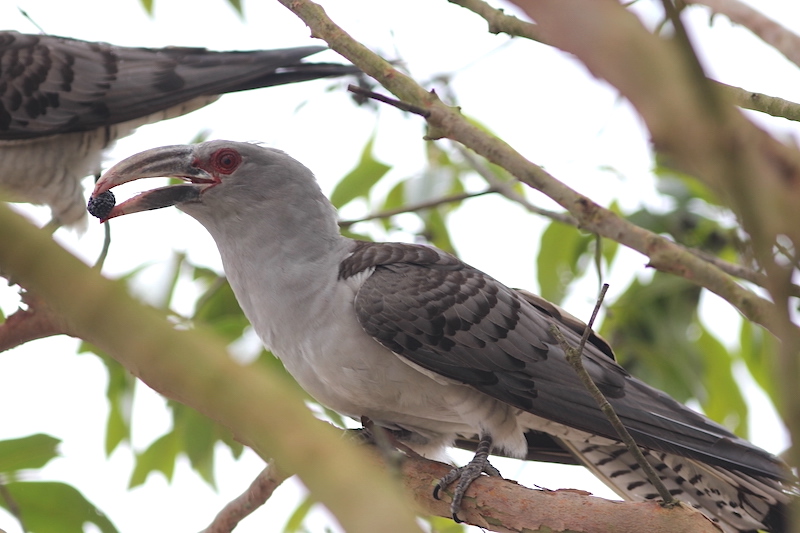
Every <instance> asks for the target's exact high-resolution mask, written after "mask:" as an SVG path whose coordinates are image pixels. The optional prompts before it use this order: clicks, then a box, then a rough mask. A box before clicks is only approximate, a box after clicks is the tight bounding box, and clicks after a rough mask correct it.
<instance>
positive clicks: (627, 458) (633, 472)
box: [562, 440, 798, 533]
mask: <svg viewBox="0 0 800 533" xmlns="http://www.w3.org/2000/svg"><path fill="white" fill-rule="evenodd" d="M562 444H563V445H564V447H566V448H567V449H568V450H570V451H571V452H572V453H573V454H574V455H575V457H576V458H577V459H578V460H579V461H580V462H581V463H582V464H583V465H584V466H586V468H588V469H589V470H591V471H592V473H593V474H594V475H596V476H597V477H598V478H599V479H600V480H601V481H603V482H604V483H605V484H606V485H608V486H609V487H610V488H611V489H612V490H614V491H615V492H616V493H617V494H618V495H619V496H620V497H622V498H624V499H626V500H633V501H647V500H654V499H658V498H659V495H658V492H657V491H656V489H655V488H654V487H653V485H652V483H650V481H648V480H647V477H646V476H645V475H644V473H643V472H642V471H641V468H640V467H639V465H638V464H637V463H636V460H635V459H634V458H633V456H632V455H631V453H630V452H629V451H628V449H627V448H626V447H625V446H624V445H623V444H622V443H618V444H604V445H598V444H587V443H585V442H575V441H566V440H562ZM642 451H643V452H644V454H645V457H646V459H647V461H648V462H650V464H652V465H653V468H654V469H655V470H656V472H658V475H659V477H660V478H661V480H662V481H663V482H664V485H665V486H666V487H667V490H669V491H670V493H672V494H673V495H674V496H675V498H676V499H678V500H681V501H683V502H686V503H688V504H690V505H692V506H693V507H694V508H696V509H698V510H699V511H700V512H702V513H703V514H704V515H706V516H707V517H708V518H709V519H711V520H713V521H714V522H716V523H717V524H718V525H719V526H720V527H721V528H722V529H723V531H725V532H726V533H738V532H745V531H755V530H759V529H761V530H765V531H769V532H773V533H780V532H782V531H784V530H785V529H786V522H787V520H788V518H787V515H788V513H789V510H788V505H789V503H790V501H791V500H792V499H796V498H797V496H798V492H797V487H791V486H789V485H787V484H784V483H782V482H781V481H779V480H776V479H771V478H768V477H766V476H751V475H747V474H744V473H742V472H737V471H733V470H727V469H724V468H721V467H718V466H713V465H707V464H702V463H700V462H698V461H695V460H692V459H687V458H685V457H681V456H678V455H672V454H668V453H664V452H655V451H651V450H644V449H643V450H642Z"/></svg>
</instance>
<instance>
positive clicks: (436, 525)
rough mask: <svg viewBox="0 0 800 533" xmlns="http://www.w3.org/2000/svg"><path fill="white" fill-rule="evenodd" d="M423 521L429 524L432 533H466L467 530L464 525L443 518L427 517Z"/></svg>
mask: <svg viewBox="0 0 800 533" xmlns="http://www.w3.org/2000/svg"><path fill="white" fill-rule="evenodd" d="M423 520H425V521H426V522H428V525H429V526H430V532H431V533H464V532H465V531H466V530H467V529H466V527H464V525H463V524H457V523H456V522H453V521H452V520H451V519H449V518H443V517H441V516H426V517H424V518H423Z"/></svg>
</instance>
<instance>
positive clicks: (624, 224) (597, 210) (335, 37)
mask: <svg viewBox="0 0 800 533" xmlns="http://www.w3.org/2000/svg"><path fill="white" fill-rule="evenodd" d="M279 1H280V2H281V3H282V4H283V5H284V6H286V7H287V8H289V9H290V10H291V11H292V12H294V13H295V14H296V15H298V16H299V17H300V18H301V19H303V21H304V22H305V23H306V24H307V25H308V26H309V27H310V28H311V31H312V34H313V35H314V36H315V37H319V38H322V39H324V40H325V41H326V42H327V43H328V45H329V46H330V47H331V48H332V49H334V50H335V51H336V52H338V53H340V54H341V55H343V56H344V57H346V58H347V59H349V60H350V61H351V62H353V63H354V64H355V65H357V66H358V67H359V68H361V69H362V70H363V71H364V72H366V73H367V74H369V75H370V76H372V77H374V78H375V79H376V80H378V81H379V82H380V83H381V84H382V85H383V86H384V87H386V88H387V89H388V90H389V91H391V92H392V93H393V94H394V95H395V96H397V97H398V98H400V99H401V100H403V101H406V102H409V103H411V104H413V105H416V106H419V107H422V108H426V109H429V110H430V111H431V117H430V118H429V119H428V127H429V130H428V131H429V133H428V138H442V137H448V138H450V139H453V140H455V141H458V142H460V143H462V144H464V145H465V146H467V147H469V148H471V149H472V150H474V151H475V152H477V153H478V154H480V155H482V156H484V157H486V158H487V159H488V160H489V161H492V162H493V163H495V164H497V165H500V166H502V167H503V168H505V169H506V170H508V171H509V172H511V174H512V175H514V176H515V177H517V179H519V180H520V181H522V182H523V183H526V184H527V185H529V186H531V187H533V188H535V189H537V190H539V191H541V192H542V193H544V194H546V195H547V196H549V197H550V198H552V199H553V200H555V201H556V202H557V203H559V204H560V205H561V206H562V207H564V208H565V209H567V211H569V213H570V214H571V215H572V216H574V217H575V218H576V219H577V220H578V221H579V223H580V225H581V227H583V228H585V229H586V230H588V231H591V232H594V233H598V234H599V235H601V236H604V237H608V238H610V239H613V240H615V241H617V242H619V243H621V244H624V245H626V246H628V247H630V248H632V249H634V250H637V251H639V252H641V253H642V254H644V255H646V256H647V257H649V259H650V266H652V267H654V268H657V269H659V270H662V271H665V272H669V273H672V274H676V275H679V276H682V277H685V278H687V279H689V280H691V281H692V282H694V283H696V284H698V285H701V286H704V287H706V288H708V289H709V290H711V291H712V292H714V293H716V294H718V295H719V296H721V297H722V298H724V299H725V300H727V301H728V302H730V303H731V304H732V305H734V306H735V307H736V308H737V309H739V310H740V311H741V312H742V313H743V314H744V315H745V316H746V317H747V318H748V319H750V320H752V321H754V322H757V323H759V324H762V325H764V326H765V327H767V329H770V330H771V331H773V332H778V330H779V329H780V327H779V322H780V318H779V316H778V315H779V314H778V312H777V311H776V309H775V307H774V306H773V304H772V303H771V302H769V301H768V300H766V299H764V298H761V297H759V296H758V295H756V294H754V293H753V292H752V291H749V290H747V289H746V288H744V287H742V286H740V285H739V284H737V283H736V282H735V281H734V280H733V279H731V278H730V277H729V276H727V275H725V274H724V273H723V272H721V271H720V270H719V269H718V268H716V267H714V266H712V265H709V264H708V263H707V262H706V261H704V260H702V259H700V258H699V257H696V256H695V255H694V254H692V253H690V252H688V251H687V250H685V249H684V248H683V247H681V246H680V245H678V244H676V243H674V242H672V241H669V240H667V239H665V238H663V237H661V236H659V235H656V234H654V233H652V232H649V231H647V230H645V229H643V228H640V227H638V226H636V225H634V224H632V223H630V222H628V221H626V220H624V219H622V218H621V217H619V216H618V215H617V214H615V213H613V212H612V211H609V210H608V209H604V208H603V207H601V206H599V205H598V204H595V203H594V202H592V201H591V200H590V199H589V198H587V197H585V196H583V195H581V194H579V193H578V192H576V191H574V190H572V189H570V188H569V187H567V186H566V185H564V184H563V183H561V182H560V181H558V180H557V179H555V178H554V177H553V176H551V175H550V174H548V173H547V172H546V171H545V170H544V169H542V168H541V167H539V166H537V165H535V164H533V163H531V162H530V161H528V160H526V159H525V158H524V157H523V156H522V155H520V154H519V153H518V152H516V151H515V150H514V149H513V148H511V147H510V146H509V145H508V144H506V143H505V142H503V141H502V140H501V139H499V138H497V137H494V136H492V135H490V134H488V133H486V132H485V131H482V130H480V129H479V128H477V127H475V126H474V125H472V124H470V123H469V122H468V121H467V120H465V119H464V117H463V116H462V115H461V114H460V113H459V111H458V109H455V108H451V107H448V106H446V105H444V104H443V103H442V102H441V101H440V100H439V99H438V97H436V95H435V94H431V93H429V92H428V91H426V90H425V89H423V88H422V87H420V86H419V85H417V84H416V83H415V82H414V81H413V80H412V79H411V78H409V77H408V76H406V75H405V74H403V73H402V72H399V71H397V70H396V69H394V68H393V67H392V65H391V64H389V63H388V62H386V61H385V60H383V59H382V58H380V57H379V56H377V55H375V54H374V53H372V52H371V51H370V50H369V49H367V48H366V47H365V46H363V45H362V44H360V43H358V42H357V41H355V40H354V39H352V38H351V37H350V36H349V35H348V34H347V33H346V32H344V31H343V30H342V29H341V28H339V27H338V26H336V24H334V23H333V21H331V20H330V18H328V17H327V15H326V14H325V12H324V10H323V9H322V8H321V7H320V6H319V5H317V4H315V3H313V2H310V1H308V0H279ZM545 3H547V2H545ZM578 3H579V4H581V5H582V4H583V2H578ZM589 4H591V2H589ZM598 4H602V5H604V6H606V5H608V2H606V1H601V2H598ZM557 5H564V4H560V3H557ZM570 5H572V3H570ZM590 7H591V6H590ZM617 7H619V6H617ZM620 9H622V8H620ZM589 10H590V11H593V9H589ZM623 11H624V10H623ZM575 18H577V19H579V20H586V21H587V23H592V24H595V25H596V26H603V24H597V23H596V21H597V20H602V18H596V17H595V18H593V17H586V16H584V14H581V15H580V16H577V17H572V19H575ZM572 19H571V20H572ZM573 22H574V20H573ZM637 24H638V22H637ZM561 31H562V32H564V33H568V34H574V35H578V34H579V33H576V31H575V28H571V27H570V29H569V30H563V29H562V30H561ZM614 31H619V28H615V30H614ZM616 35H619V34H618V33H617V34H616ZM600 39H607V40H611V41H614V42H618V41H619V39H618V38H616V37H608V36H606V35H603V36H602V37H600ZM551 40H552V39H551ZM587 42H595V40H594V39H589V40H588V41H587ZM607 53H608V52H605V53H604V57H605V56H606V55H607ZM638 63H639V61H637V62H636V63H634V64H638ZM626 68H628V69H629V68H630V65H628V66H626ZM658 92H659V94H660V93H661V91H660V90H659V91H658ZM682 115H683V113H682Z"/></svg>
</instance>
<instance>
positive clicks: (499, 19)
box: [448, 0, 547, 44]
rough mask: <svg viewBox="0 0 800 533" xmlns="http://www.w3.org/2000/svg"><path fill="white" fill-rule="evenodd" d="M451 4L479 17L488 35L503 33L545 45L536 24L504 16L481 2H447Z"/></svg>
mask: <svg viewBox="0 0 800 533" xmlns="http://www.w3.org/2000/svg"><path fill="white" fill-rule="evenodd" d="M448 1H449V2H450V3H451V4H456V5H459V6H461V7H463V8H465V9H469V10H470V11H472V12H473V13H475V14H477V15H480V16H481V17H483V19H484V20H486V22H487V23H488V24H489V33H494V34H497V33H505V34H507V35H511V36H513V37H525V38H526V39H531V40H532V41H538V42H540V43H544V44H547V43H545V42H544V41H543V40H542V38H541V37H540V36H539V30H538V28H537V27H536V24H534V23H532V22H526V21H524V20H522V19H518V18H517V17H515V16H513V15H506V14H505V13H503V10H502V9H496V8H494V7H492V6H490V5H489V4H487V3H486V2H484V1H483V0H448Z"/></svg>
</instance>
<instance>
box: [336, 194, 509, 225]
mask: <svg viewBox="0 0 800 533" xmlns="http://www.w3.org/2000/svg"><path fill="white" fill-rule="evenodd" d="M496 192H499V191H498V190H497V189H495V188H494V187H490V188H488V189H486V190H483V191H478V192H462V193H459V194H451V195H449V196H442V197H440V198H434V199H432V200H426V201H424V202H418V203H416V204H407V205H403V206H400V207H397V208H395V209H387V210H386V211H381V212H380V213H374V214H372V215H367V216H365V217H363V218H356V219H353V220H340V221H339V227H340V228H349V227H350V226H352V225H353V224H357V223H358V222H366V221H368V220H378V219H384V218H390V217H393V216H395V215H399V214H401V213H412V212H414V211H420V210H422V209H430V208H432V207H436V206H439V205H444V204H452V203H455V202H460V201H462V200H467V199H469V198H477V197H478V196H483V195H484V194H492V193H496Z"/></svg>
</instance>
